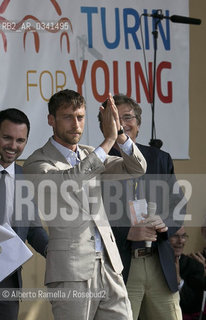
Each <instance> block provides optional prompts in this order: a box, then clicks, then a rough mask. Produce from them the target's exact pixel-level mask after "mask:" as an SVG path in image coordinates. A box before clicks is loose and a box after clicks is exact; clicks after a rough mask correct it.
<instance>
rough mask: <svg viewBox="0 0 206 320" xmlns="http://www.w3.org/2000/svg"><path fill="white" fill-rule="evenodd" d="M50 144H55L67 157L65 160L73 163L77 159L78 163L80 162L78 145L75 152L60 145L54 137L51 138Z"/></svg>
mask: <svg viewBox="0 0 206 320" xmlns="http://www.w3.org/2000/svg"><path fill="white" fill-rule="evenodd" d="M50 142H51V143H52V144H53V146H54V147H55V148H57V150H58V151H59V152H60V153H61V154H62V155H63V156H64V157H65V159H66V160H67V161H69V162H71V163H72V162H73V161H72V160H73V159H74V158H75V159H77V161H80V160H79V146H78V145H77V151H76V152H74V151H72V150H70V149H69V148H67V147H64V146H63V145H62V144H60V143H58V142H57V141H56V140H54V138H53V137H51V138H50Z"/></svg>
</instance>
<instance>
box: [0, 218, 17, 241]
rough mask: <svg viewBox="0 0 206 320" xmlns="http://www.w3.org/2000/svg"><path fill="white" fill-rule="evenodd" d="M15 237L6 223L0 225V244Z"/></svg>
mask: <svg viewBox="0 0 206 320" xmlns="http://www.w3.org/2000/svg"><path fill="white" fill-rule="evenodd" d="M14 236H15V232H14V231H13V229H12V230H10V227H9V225H8V223H5V224H3V225H0V243H1V242H3V241H6V240H9V239H11V238H13V237H14Z"/></svg>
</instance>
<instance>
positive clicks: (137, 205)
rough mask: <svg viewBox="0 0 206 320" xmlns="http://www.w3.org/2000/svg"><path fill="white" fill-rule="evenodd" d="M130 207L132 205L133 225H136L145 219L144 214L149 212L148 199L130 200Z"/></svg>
mask: <svg viewBox="0 0 206 320" xmlns="http://www.w3.org/2000/svg"><path fill="white" fill-rule="evenodd" d="M129 207H130V213H131V222H132V225H136V224H138V223H139V222H140V221H142V220H144V219H145V217H144V214H147V201H146V199H140V200H134V201H129Z"/></svg>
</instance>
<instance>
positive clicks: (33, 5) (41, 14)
mask: <svg viewBox="0 0 206 320" xmlns="http://www.w3.org/2000/svg"><path fill="white" fill-rule="evenodd" d="M157 9H161V10H162V14H163V15H164V16H167V17H170V16H171V15H183V16H188V15H189V9H188V0H181V1H179V0H173V1H171V0H164V1H163V0H156V1H155V3H154V1H152V0H144V1H140V0H128V1H124V0H113V1H109V0H101V1H100V0H99V1H96V0H95V1H94V0H87V1H83V0H75V1H67V0H44V1H42V0H35V1H34V0H13V1H10V0H4V1H2V2H1V5H0V33H1V36H0V65H1V73H0V88H1V95H0V106H1V109H4V108H8V107H16V108H20V109H21V110H23V111H24V112H25V113H26V114H27V115H28V117H29V119H30V121H31V134H30V137H29V143H28V145H27V147H26V149H25V152H24V154H23V155H22V158H26V157H27V156H28V155H29V154H31V152H33V151H34V150H35V149H37V148H39V147H40V146H42V145H43V144H44V143H45V142H46V141H47V139H48V137H49V136H50V135H51V134H52V131H51V128H50V127H49V126H48V124H47V113H48V111H47V102H48V100H49V98H50V96H51V95H52V94H54V93H55V92H57V91H59V90H61V89H65V88H69V89H73V90H76V91H78V92H80V93H81V94H82V95H83V96H84V97H85V99H86V101H87V121H86V128H85V133H84V136H83V138H82V140H81V143H84V144H90V145H93V146H95V147H96V146H98V145H99V143H100V142H101V141H102V135H101V132H100V130H99V124H98V120H97V114H98V111H99V106H100V104H101V103H102V102H103V101H104V100H105V99H106V98H107V96H108V93H109V92H111V93H112V94H116V93H124V94H127V95H129V96H131V97H133V98H134V99H135V100H136V101H137V102H139V103H140V105H141V107H142V109H143V115H142V125H141V129H140V134H139V138H138V141H139V142H140V143H143V144H148V143H149V141H150V139H151V96H152V95H151V94H150V95H149V91H148V86H147V84H146V75H145V68H144V58H143V43H144V47H145V55H146V60H147V61H146V66H147V69H148V79H149V88H150V89H151V90H150V93H152V74H153V66H154V62H153V56H154V42H153V40H154V39H153V34H152V31H153V27H154V19H153V18H152V17H147V16H142V17H141V14H142V13H152V12H153V10H157ZM140 17H141V18H140ZM140 24H141V26H142V34H143V43H142V39H141V29H140ZM157 31H158V39H157V46H158V48H157V68H156V90H155V123H156V137H157V138H158V139H161V140H162V141H163V147H162V149H163V150H166V151H168V152H170V153H171V155H172V157H173V158H176V159H185V158H188V146H189V102H188V87H189V27H188V25H186V24H180V23H172V22H171V21H170V20H169V19H163V20H161V22H160V24H158V27H157Z"/></svg>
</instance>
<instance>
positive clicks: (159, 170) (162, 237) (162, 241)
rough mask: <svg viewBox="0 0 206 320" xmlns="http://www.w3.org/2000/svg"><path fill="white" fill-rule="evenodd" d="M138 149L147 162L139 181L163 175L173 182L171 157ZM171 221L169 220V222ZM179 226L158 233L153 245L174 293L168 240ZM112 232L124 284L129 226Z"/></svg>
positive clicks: (128, 259) (128, 258) (112, 152)
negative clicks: (120, 263) (119, 258)
mask: <svg viewBox="0 0 206 320" xmlns="http://www.w3.org/2000/svg"><path fill="white" fill-rule="evenodd" d="M137 146H138V148H139V149H140V151H141V152H142V154H143V156H144V157H145V159H146V161H147V171H146V175H144V176H142V177H141V178H140V179H146V178H147V177H146V176H147V175H154V174H155V175H163V176H164V179H166V180H167V181H169V180H171V181H174V179H175V176H174V167H173V162H172V159H171V156H170V155H169V154H168V153H166V152H164V151H162V150H159V149H157V148H155V147H149V146H144V145H141V144H138V143H137ZM109 154H110V155H115V156H120V153H119V151H118V150H117V149H115V148H112V149H111V150H110V153H109ZM170 184H171V182H170ZM148 191H149V190H147V187H146V196H145V197H146V199H147V201H150V199H148V194H147V193H149V192H148ZM181 197H182V195H181V196H180V195H176V196H175V197H174V198H173V202H174V203H173V205H174V206H175V204H177V203H178V202H179V201H180V198H181ZM157 213H158V214H159V212H158V206H157ZM170 221H171V220H170ZM178 228H179V226H176V227H174V226H173V227H172V226H171V227H169V228H168V232H165V233H158V238H157V242H156V243H155V245H157V248H158V253H159V259H160V263H161V267H162V271H163V274H164V276H165V279H166V282H167V284H168V287H169V289H170V290H171V291H172V292H175V291H177V290H178V287H177V276H176V269H175V263H174V261H175V259H174V253H173V249H172V248H171V246H170V243H169V240H168V238H169V237H170V236H171V235H172V234H174V233H175V232H176V231H177V229H178ZM112 229H113V232H114V235H115V238H116V241H117V246H118V248H119V251H120V255H121V258H122V262H123V265H124V270H123V278H124V281H125V283H126V282H127V278H128V274H129V269H130V263H131V255H132V241H128V240H127V235H128V231H129V226H127V227H113V228H112Z"/></svg>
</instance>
